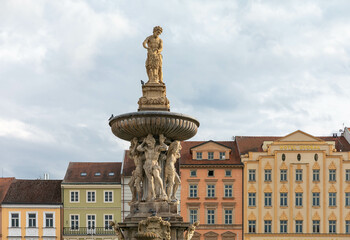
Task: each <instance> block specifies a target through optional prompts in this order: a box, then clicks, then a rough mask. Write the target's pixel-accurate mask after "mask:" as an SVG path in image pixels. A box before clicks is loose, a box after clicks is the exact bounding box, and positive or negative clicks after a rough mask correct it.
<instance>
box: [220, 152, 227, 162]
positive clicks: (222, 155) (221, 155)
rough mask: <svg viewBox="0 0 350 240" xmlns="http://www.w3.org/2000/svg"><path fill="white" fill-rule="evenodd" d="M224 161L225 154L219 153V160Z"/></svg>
mask: <svg viewBox="0 0 350 240" xmlns="http://www.w3.org/2000/svg"><path fill="white" fill-rule="evenodd" d="M225 159H226V153H225V152H220V160H225Z"/></svg>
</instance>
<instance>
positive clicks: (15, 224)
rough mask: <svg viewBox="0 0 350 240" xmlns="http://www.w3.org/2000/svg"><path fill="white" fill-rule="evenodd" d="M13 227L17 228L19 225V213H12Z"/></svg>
mask: <svg viewBox="0 0 350 240" xmlns="http://www.w3.org/2000/svg"><path fill="white" fill-rule="evenodd" d="M10 226H11V227H13V228H16V227H19V214H18V213H11V225H10Z"/></svg>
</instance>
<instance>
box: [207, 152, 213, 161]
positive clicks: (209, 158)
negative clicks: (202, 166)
mask: <svg viewBox="0 0 350 240" xmlns="http://www.w3.org/2000/svg"><path fill="white" fill-rule="evenodd" d="M208 160H214V152H208Z"/></svg>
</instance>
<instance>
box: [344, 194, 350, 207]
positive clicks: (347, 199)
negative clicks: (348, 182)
mask: <svg viewBox="0 0 350 240" xmlns="http://www.w3.org/2000/svg"><path fill="white" fill-rule="evenodd" d="M345 206H346V207H350V192H346V193H345Z"/></svg>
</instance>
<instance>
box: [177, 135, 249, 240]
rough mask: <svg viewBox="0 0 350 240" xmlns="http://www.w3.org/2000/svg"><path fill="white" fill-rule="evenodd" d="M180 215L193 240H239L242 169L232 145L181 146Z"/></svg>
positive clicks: (240, 230) (225, 143) (193, 144)
mask: <svg viewBox="0 0 350 240" xmlns="http://www.w3.org/2000/svg"><path fill="white" fill-rule="evenodd" d="M181 146H182V150H181V158H180V174H181V215H182V217H183V218H184V221H185V222H191V223H194V222H196V221H199V222H200V225H199V227H198V228H197V229H196V232H195V235H194V236H193V238H192V239H194V240H207V239H210V240H235V239H242V211H243V208H242V192H243V188H242V174H243V165H242V164H241V161H240V157H239V154H238V151H237V148H236V146H235V142H233V141H226V142H221V141H220V142H215V141H207V142H204V141H200V142H198V141H186V142H182V143H181Z"/></svg>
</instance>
